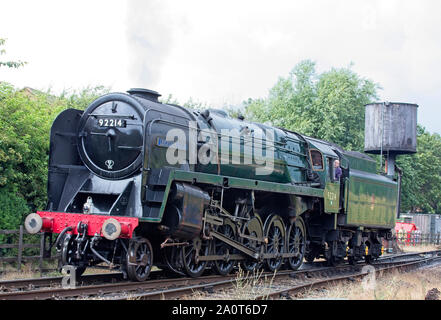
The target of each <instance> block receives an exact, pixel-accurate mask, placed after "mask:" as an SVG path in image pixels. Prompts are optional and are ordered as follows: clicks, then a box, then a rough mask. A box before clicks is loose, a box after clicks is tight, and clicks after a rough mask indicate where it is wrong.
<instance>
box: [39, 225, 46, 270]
mask: <svg viewBox="0 0 441 320" xmlns="http://www.w3.org/2000/svg"><path fill="white" fill-rule="evenodd" d="M44 240H45V239H44V232H42V233H41V238H40V264H39V268H40V277H42V276H43V256H44Z"/></svg>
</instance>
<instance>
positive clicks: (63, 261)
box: [58, 234, 86, 278]
mask: <svg viewBox="0 0 441 320" xmlns="http://www.w3.org/2000/svg"><path fill="white" fill-rule="evenodd" d="M76 249H77V248H76V246H75V244H74V240H73V237H72V235H71V234H66V235H65V236H64V239H63V244H62V247H61V255H60V259H59V260H58V267H59V271H60V272H62V269H63V267H64V266H72V267H74V269H75V277H76V278H79V277H80V276H81V275H82V274H83V273H84V271H85V270H86V267H85V266H80V265H79V263H80V262H79V261H77V260H76V257H75V253H76Z"/></svg>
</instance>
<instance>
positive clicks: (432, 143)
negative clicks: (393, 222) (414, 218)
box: [397, 126, 441, 213]
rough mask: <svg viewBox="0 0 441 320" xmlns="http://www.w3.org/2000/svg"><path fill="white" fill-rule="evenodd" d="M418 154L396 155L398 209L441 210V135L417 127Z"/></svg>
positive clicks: (438, 211) (439, 211) (434, 211)
mask: <svg viewBox="0 0 441 320" xmlns="http://www.w3.org/2000/svg"><path fill="white" fill-rule="evenodd" d="M417 134H418V137H417V153H416V154H413V155H406V156H400V157H398V160H397V164H398V166H400V167H401V168H402V169H403V182H402V193H401V197H402V198H401V211H402V212H403V211H409V212H417V211H421V212H425V213H441V189H440V186H441V136H440V135H439V134H438V133H434V134H430V133H429V132H427V131H426V130H425V129H424V128H423V127H421V126H418V132H417Z"/></svg>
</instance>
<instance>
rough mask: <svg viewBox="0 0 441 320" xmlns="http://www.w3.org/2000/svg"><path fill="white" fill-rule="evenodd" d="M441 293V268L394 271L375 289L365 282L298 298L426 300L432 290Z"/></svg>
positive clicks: (351, 283)
mask: <svg viewBox="0 0 441 320" xmlns="http://www.w3.org/2000/svg"><path fill="white" fill-rule="evenodd" d="M434 288H436V289H438V290H440V291H441V266H436V267H432V268H426V269H420V270H415V271H411V272H405V273H402V272H399V271H392V272H390V273H387V274H384V275H380V277H378V276H377V279H376V281H375V285H373V286H372V287H370V286H365V285H364V282H363V281H362V280H356V281H354V282H350V283H348V282H344V283H343V282H340V283H336V284H335V285H333V286H331V285H330V286H326V287H323V288H321V289H319V290H315V289H311V290H309V291H307V292H304V293H303V294H301V295H299V296H298V298H307V299H349V300H424V298H425V297H426V295H427V293H428V291H429V290H431V289H434Z"/></svg>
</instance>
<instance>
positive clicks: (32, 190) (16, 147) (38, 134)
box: [0, 82, 106, 227]
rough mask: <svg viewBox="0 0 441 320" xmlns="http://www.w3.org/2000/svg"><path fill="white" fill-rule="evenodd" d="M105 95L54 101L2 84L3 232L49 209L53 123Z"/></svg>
mask: <svg viewBox="0 0 441 320" xmlns="http://www.w3.org/2000/svg"><path fill="white" fill-rule="evenodd" d="M105 90H106V89H104V88H103V87H98V88H86V89H84V90H82V91H80V92H74V93H67V92H64V93H63V94H62V95H61V96H56V95H53V94H51V93H50V92H46V93H44V92H40V91H37V90H32V89H29V88H26V89H23V90H17V89H16V88H14V87H13V86H12V85H10V84H7V83H4V82H2V83H0V221H9V222H8V223H7V224H6V225H3V224H0V227H1V226H3V227H5V226H7V227H11V225H13V224H14V223H17V222H20V221H22V217H23V216H24V215H25V214H26V213H28V212H29V211H35V210H42V209H44V208H45V207H46V202H47V193H46V192H47V190H46V186H47V173H48V167H47V166H48V157H49V132H50V128H51V125H52V122H53V121H54V119H55V117H56V116H57V115H58V114H59V113H60V112H61V111H62V110H64V109H66V108H76V109H84V108H86V107H87V106H88V105H89V104H90V102H91V101H92V100H94V99H95V98H97V97H98V96H100V95H102V94H103V93H104V92H105ZM8 199H10V200H8ZM23 203H24V204H25V205H26V208H27V210H23ZM13 208H16V209H13ZM15 227H18V225H15Z"/></svg>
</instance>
